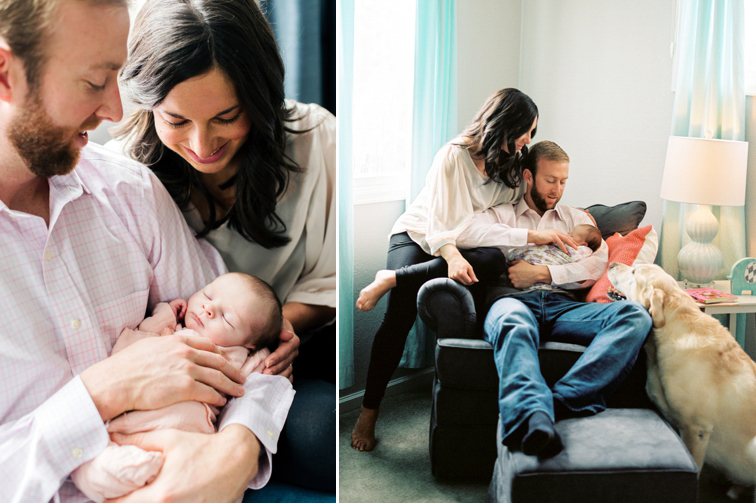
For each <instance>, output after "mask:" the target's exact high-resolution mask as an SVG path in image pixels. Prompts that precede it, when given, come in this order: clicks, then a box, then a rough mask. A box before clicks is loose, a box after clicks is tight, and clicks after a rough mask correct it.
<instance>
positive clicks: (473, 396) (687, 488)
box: [417, 203, 697, 503]
mask: <svg viewBox="0 0 756 503" xmlns="http://www.w3.org/2000/svg"><path fill="white" fill-rule="evenodd" d="M631 207H632V208H631ZM602 208H603V209H605V211H603V212H602V211H601V210H602ZM638 208H642V211H638ZM618 209H619V210H623V211H624V212H625V213H626V212H627V211H628V210H629V209H635V210H636V211H635V213H634V214H633V217H632V219H631V222H630V224H627V221H628V218H627V215H624V217H623V218H617V217H616V215H617V214H618V211H617V210H618ZM612 212H614V213H612ZM591 213H592V214H593V215H594V218H596V220H597V223H598V224H599V228H600V229H601V230H602V232H604V234H605V235H610V234H612V233H613V232H614V231H615V229H618V228H619V230H623V231H624V233H627V232H629V231H630V230H632V229H634V228H636V227H637V225H638V223H639V222H640V220H641V219H642V218H643V214H644V213H645V204H644V203H626V204H625V205H620V206H617V207H612V208H608V207H601V208H598V210H596V207H592V208H591ZM619 213H622V212H621V211H620V212H619ZM609 217H613V218H615V220H616V221H612V219H611V218H609ZM621 223H624V224H623V225H624V227H623V226H622V225H620V224H621ZM417 303H418V312H419V314H420V317H421V319H422V320H423V322H424V323H425V324H426V325H427V326H428V327H429V328H431V329H432V330H434V331H435V332H436V335H437V341H436V355H435V370H436V372H435V379H434V384H433V402H432V410H431V418H430V442H429V443H430V445H429V448H430V458H431V469H432V472H433V475H434V476H435V477H437V478H440V479H467V480H469V479H478V480H481V479H484V480H489V479H492V482H491V486H490V489H489V493H490V494H489V497H490V499H491V500H493V501H515V502H518V501H522V502H536V501H560V502H562V501H580V502H581V503H585V502H590V501H596V502H599V501H602V502H603V501H628V502H631V501H644V502H652V501H679V502H695V501H696V498H697V471H696V466H695V464H694V463H693V461H692V458H691V457H690V455H689V454H688V453H687V450H686V449H685V447H684V445H683V444H682V442H681V441H680V439H679V437H678V436H677V435H676V434H675V433H674V431H673V430H672V429H671V428H670V427H669V426H668V425H667V424H666V422H664V420H663V419H661V417H660V416H659V415H658V414H656V412H654V411H653V410H652V404H651V402H650V400H649V399H648V398H647V396H646V393H645V382H646V363H645V354H644V353H641V355H640V357H639V359H638V362H637V363H636V365H635V366H634V368H633V369H632V371H631V372H630V374H629V375H628V376H627V378H626V379H625V380H624V381H623V383H622V384H621V385H620V386H619V387H618V389H617V390H616V392H615V393H614V394H613V395H612V396H611V397H610V398H609V400H608V403H607V405H608V406H609V408H610V410H608V411H606V412H604V413H601V414H598V415H596V416H591V417H585V418H576V419H568V420H564V421H560V422H559V423H557V429H558V430H559V432H560V435H561V436H562V437H563V440H564V442H565V449H564V451H562V453H560V454H559V455H558V456H556V457H554V458H550V459H545V460H538V459H537V458H535V457H532V456H525V455H524V454H522V453H519V452H510V451H509V450H508V449H507V448H506V447H505V446H503V445H502V444H501V441H500V439H499V438H498V436H497V432H498V431H499V430H500V427H499V426H498V418H499V411H498V400H497V393H498V382H499V379H498V374H497V371H496V368H495V366H494V362H493V350H492V348H491V346H490V345H489V344H488V343H487V342H485V341H484V340H482V338H481V333H482V332H481V324H482V319H481V318H482V317H478V316H477V309H476V303H475V301H474V299H473V296H472V294H471V293H470V291H469V290H468V289H467V288H466V287H464V286H462V285H461V284H459V283H457V282H456V281H453V280H450V279H448V278H438V279H434V280H430V281H428V282H427V283H425V285H423V287H422V288H421V289H420V292H419V294H418V299H417ZM584 349H585V348H584V347H582V346H578V345H574V344H564V343H556V342H545V343H543V344H542V346H541V348H540V350H539V356H540V364H541V372H542V373H543V376H544V378H545V379H546V381H547V383H549V384H553V383H554V382H556V381H557V380H558V379H559V378H560V377H561V376H563V375H564V374H565V373H566V372H567V370H568V369H569V368H570V367H571V366H572V365H573V364H574V363H575V361H577V359H578V358H579V357H580V355H581V354H582V352H583V351H584ZM585 431H588V432H589V434H588V436H587V437H586V435H585V433H584V432H585ZM620 432H624V434H619V433H620ZM628 435H636V436H637V437H638V441H637V442H635V443H627V439H628ZM649 441H650V442H652V443H653V445H654V446H655V447H650V448H649V445H648V443H647V442H649ZM644 447H645V450H644ZM597 453H599V454H600V455H598V454H597ZM565 475H570V476H569V477H566V476H565ZM649 483H653V484H654V485H653V486H649ZM659 483H661V484H663V485H664V487H665V490H664V491H662V492H659V490H658V489H659V486H658V485H657V484H659Z"/></svg>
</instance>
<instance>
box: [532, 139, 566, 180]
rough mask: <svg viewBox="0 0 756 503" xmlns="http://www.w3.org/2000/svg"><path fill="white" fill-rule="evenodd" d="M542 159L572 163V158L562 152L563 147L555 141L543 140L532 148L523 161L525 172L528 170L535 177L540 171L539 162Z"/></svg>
mask: <svg viewBox="0 0 756 503" xmlns="http://www.w3.org/2000/svg"><path fill="white" fill-rule="evenodd" d="M541 159H546V160H547V161H555V162H570V156H568V155H567V152H565V151H564V150H562V147H560V146H559V145H557V144H556V143H554V142H553V141H549V140H543V141H539V142H538V143H536V144H535V145H533V146H532V147H530V149H529V150H528V154H527V155H526V156H525V159H523V163H522V168H523V170H525V169H527V170H529V171H530V172H531V173H532V174H533V176H535V174H536V171H537V170H538V161H540V160H541Z"/></svg>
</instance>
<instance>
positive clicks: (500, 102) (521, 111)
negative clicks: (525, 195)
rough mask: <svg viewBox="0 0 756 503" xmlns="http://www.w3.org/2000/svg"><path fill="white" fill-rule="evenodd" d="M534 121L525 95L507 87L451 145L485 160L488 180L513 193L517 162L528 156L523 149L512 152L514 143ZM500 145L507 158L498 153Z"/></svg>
mask: <svg viewBox="0 0 756 503" xmlns="http://www.w3.org/2000/svg"><path fill="white" fill-rule="evenodd" d="M536 117H538V107H537V106H536V105H535V103H533V100H531V99H530V98H529V97H528V95H527V94H525V93H523V92H522V91H519V90H517V89H513V88H511V87H510V88H507V89H502V90H500V91H497V92H495V93H494V94H492V95H491V96H489V97H488V99H487V100H486V102H485V104H484V105H483V106H482V107H481V109H480V110H478V113H477V114H475V118H474V119H473V121H472V123H471V124H470V125H469V126H467V128H466V129H465V130H464V131H463V132H462V133H461V134H460V135H459V139H458V140H456V142H455V144H456V145H459V146H462V147H465V148H467V149H468V150H469V151H470V154H471V155H472V156H473V157H477V158H481V157H482V158H483V159H484V160H485V170H486V175H488V178H489V180H491V181H494V182H500V183H504V184H505V185H506V186H507V187H509V188H512V189H513V188H515V187H517V186H519V185H520V183H522V167H521V161H522V158H523V156H525V155H526V154H527V153H528V147H527V145H526V146H524V147H523V148H522V152H518V151H516V150H515V141H516V140H517V139H518V138H519V137H520V136H522V135H524V134H525V133H527V132H528V131H529V130H530V128H531V127H533V121H535V119H536ZM535 133H536V130H535V129H534V130H533V136H535ZM502 145H507V150H509V152H510V153H509V154H507V153H506V152H504V151H503V150H501V146H502Z"/></svg>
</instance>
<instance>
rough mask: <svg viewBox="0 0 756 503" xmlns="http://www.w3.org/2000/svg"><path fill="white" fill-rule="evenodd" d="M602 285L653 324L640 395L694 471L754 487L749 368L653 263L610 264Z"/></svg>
mask: <svg viewBox="0 0 756 503" xmlns="http://www.w3.org/2000/svg"><path fill="white" fill-rule="evenodd" d="M609 281H610V282H611V283H612V285H613V286H614V288H615V289H616V290H618V291H619V292H620V293H621V294H622V295H624V296H625V297H627V298H628V299H629V300H634V301H637V302H640V303H641V304H642V305H643V306H644V307H646V308H647V309H648V312H649V314H650V315H651V318H652V320H653V324H654V329H653V334H652V335H651V336H650V337H649V338H648V341H647V342H646V345H645V350H646V354H647V355H648V379H647V382H646V391H647V392H648V396H649V397H650V398H651V400H652V401H653V402H654V403H655V404H656V405H657V407H659V409H660V410H661V412H662V414H664V416H666V418H667V420H668V421H669V422H670V423H672V424H673V425H674V426H676V427H677V428H678V429H679V431H680V434H681V436H682V439H683V442H684V443H685V446H686V447H687V448H688V450H689V451H690V453H691V455H692V456H693V459H694V460H695V462H696V464H697V465H698V470H699V472H700V470H701V467H702V466H703V463H704V459H705V460H706V462H707V463H709V464H710V465H712V466H715V467H717V468H719V469H720V470H721V471H723V472H724V473H725V474H726V475H727V476H728V477H729V478H730V479H731V480H732V481H733V482H735V483H737V484H742V485H753V484H754V482H756V364H755V363H754V362H753V361H752V360H751V359H750V358H749V357H748V355H747V354H746V353H745V351H743V350H742V349H741V347H740V346H739V345H738V343H737V342H735V339H734V338H733V337H732V335H730V332H729V331H728V330H727V329H726V328H725V327H723V326H722V325H721V324H720V323H719V321H717V320H716V319H714V318H713V317H711V316H709V315H707V314H704V313H703V312H701V310H700V309H699V308H698V306H697V305H696V303H695V302H694V301H693V299H692V298H691V297H690V296H689V295H688V294H687V293H685V291H683V290H682V289H681V288H680V287H679V286H678V284H677V281H675V280H674V278H672V276H670V275H669V274H667V273H666V272H664V270H662V268H661V267H659V266H657V265H638V266H635V267H630V266H626V265H623V264H617V263H612V264H611V266H610V267H609Z"/></svg>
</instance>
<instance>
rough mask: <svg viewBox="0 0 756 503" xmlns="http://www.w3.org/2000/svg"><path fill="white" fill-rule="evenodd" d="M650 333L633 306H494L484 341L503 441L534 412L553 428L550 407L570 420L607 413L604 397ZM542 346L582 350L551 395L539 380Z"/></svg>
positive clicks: (510, 302)
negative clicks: (494, 375)
mask: <svg viewBox="0 0 756 503" xmlns="http://www.w3.org/2000/svg"><path fill="white" fill-rule="evenodd" d="M650 330H651V317H650V316H649V315H648V312H646V310H645V309H644V308H643V307H642V306H641V305H640V304H638V303H637V302H630V301H622V302H613V303H610V304H597V303H586V302H577V301H575V300H572V299H571V298H569V297H568V296H567V295H565V294H561V293H554V292H548V291H535V292H528V293H523V294H517V295H513V296H510V297H504V298H502V299H499V300H497V301H496V302H495V303H494V304H493V305H492V306H491V309H490V310H489V311H488V315H487V316H486V319H485V323H484V339H485V340H486V341H488V342H489V343H490V344H491V345H492V346H493V349H494V361H495V363H496V370H497V371H498V373H499V412H500V414H501V423H502V438H503V439H504V440H505V441H506V440H507V437H509V436H510V435H511V434H512V433H513V432H515V431H517V429H518V428H519V427H520V426H521V425H522V424H523V423H524V422H525V421H526V420H527V418H528V417H529V416H530V415H531V414H533V413H534V412H536V411H539V410H540V411H543V412H545V413H546V414H548V415H549V416H550V417H551V419H552V420H553V419H554V401H555V400H558V401H559V402H560V403H561V404H562V405H564V406H565V407H566V408H567V409H570V410H572V411H575V412H587V413H596V412H600V411H602V410H604V409H606V402H605V400H604V395H605V394H608V393H610V392H611V391H613V390H614V388H615V387H616V386H617V384H619V383H620V382H621V381H622V379H624V377H625V376H626V375H627V373H628V372H629V371H630V369H631V368H632V366H633V364H634V363H635V360H636V358H637V357H638V352H639V351H640V349H641V348H642V347H643V343H644V342H645V340H646V336H647V335H648V333H649V331H650ZM541 339H543V340H550V341H558V342H567V343H573V344H580V345H583V346H587V349H586V350H585V352H584V353H583V354H582V355H581V356H580V358H579V359H578V361H577V362H576V363H575V364H574V365H573V366H572V368H571V369H570V370H569V372H567V374H566V375H564V377H562V378H561V379H560V380H559V381H557V382H556V383H555V384H554V387H553V389H549V386H548V385H547V384H546V381H545V380H544V378H543V376H542V375H541V370H540V365H539V362H538V346H539V344H540V342H541Z"/></svg>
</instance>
